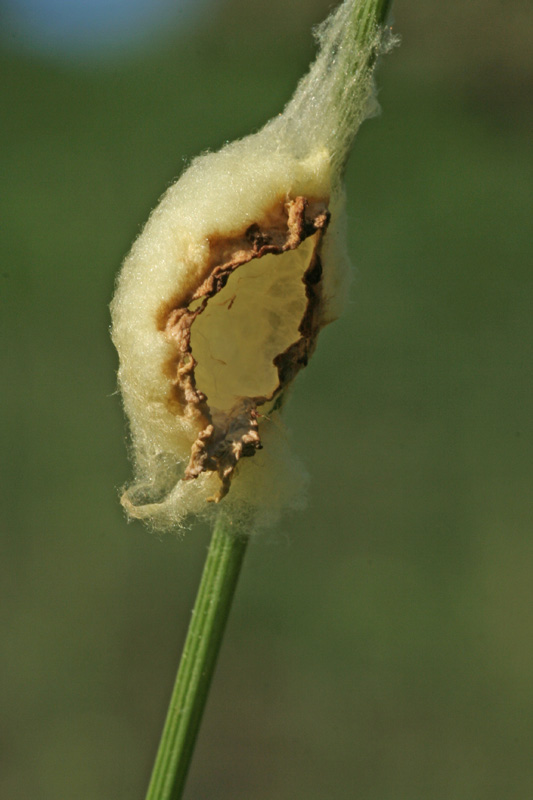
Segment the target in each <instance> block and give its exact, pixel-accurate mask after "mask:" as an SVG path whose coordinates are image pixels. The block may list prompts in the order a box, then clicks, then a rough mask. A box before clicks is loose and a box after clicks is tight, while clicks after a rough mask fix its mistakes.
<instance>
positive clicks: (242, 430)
mask: <svg viewBox="0 0 533 800" xmlns="http://www.w3.org/2000/svg"><path fill="white" fill-rule="evenodd" d="M329 218H330V213H329V211H328V209H327V205H326V203H325V202H324V201H315V200H309V199H308V198H306V197H296V198H294V199H293V200H289V201H285V200H283V201H281V202H280V203H279V204H277V205H276V206H275V207H274V208H273V209H272V211H271V212H270V213H268V214H266V215H265V217H264V218H263V220H262V221H261V222H260V223H254V224H253V225H250V226H249V227H248V228H247V229H246V230H245V231H244V232H243V233H242V234H240V235H236V236H233V237H213V238H211V239H210V241H209V244H210V257H209V261H208V265H207V269H206V274H205V276H204V277H203V280H202V282H201V284H200V285H199V286H198V287H197V288H196V290H194V291H193V292H192V293H190V294H189V295H188V296H187V297H180V298H175V300H174V301H173V302H172V303H170V304H167V305H166V306H165V308H164V309H163V310H162V313H161V317H160V319H161V324H160V327H161V328H162V329H164V331H165V334H166V336H167V338H168V339H169V341H171V342H172V343H173V344H174V346H175V348H176V355H175V356H174V357H173V359H172V361H171V362H170V363H169V364H168V365H167V368H168V374H169V375H170V376H171V382H172V390H171V395H170V397H169V401H168V402H169V407H170V408H171V409H172V411H173V413H175V414H180V415H182V414H185V415H187V416H190V417H193V418H195V419H196V420H197V421H198V424H199V425H200V432H199V434H198V437H197V439H196V441H195V442H194V443H193V445H192V447H191V457H190V460H189V464H188V466H187V469H186V470H185V475H184V480H191V479H193V478H197V477H198V476H199V475H200V474H201V473H202V472H205V471H210V472H216V473H217V474H218V476H219V478H220V481H221V486H220V489H219V492H218V494H217V495H216V496H215V497H213V498H209V499H210V500H213V501H215V502H219V501H220V500H221V499H222V498H223V497H224V496H225V495H226V494H227V493H228V491H229V488H230V484H231V479H232V477H233V473H234V471H235V468H236V466H237V463H238V461H239V460H240V459H241V458H242V457H244V456H253V455H254V453H255V451H256V450H259V449H260V448H261V446H262V445H261V439H260V436H259V430H258V412H257V408H258V406H261V405H263V404H264V403H266V402H269V401H272V400H273V399H274V398H275V397H276V396H278V397H279V395H280V394H281V392H282V391H283V389H284V387H285V386H287V385H288V384H289V383H290V382H291V381H292V380H293V378H294V377H295V375H296V374H297V373H298V372H299V370H300V369H302V367H305V366H306V365H307V362H308V360H309V357H310V355H311V354H312V352H313V350H314V347H315V343H316V337H317V334H318V331H319V328H320V314H319V311H320V302H321V284H320V281H321V277H322V264H321V260H320V245H321V240H322V236H323V234H324V232H325V231H326V228H327V226H328V223H329ZM315 234H317V238H316V244H315V247H314V250H313V253H312V256H311V259H310V262H309V266H308V267H307V269H306V271H305V273H304V275H303V277H302V281H303V283H304V285H305V294H306V297H307V306H306V309H305V312H304V315H303V317H302V320H301V322H300V325H299V328H298V331H299V333H300V338H299V339H298V341H296V342H294V343H293V344H291V345H289V347H287V348H286V350H284V352H282V353H280V354H279V355H277V356H276V357H275V358H274V360H273V362H274V365H275V366H276V367H277V370H278V377H279V383H278V386H277V387H276V389H275V390H274V391H273V392H272V393H271V394H270V395H269V396H267V397H264V396H261V397H243V398H240V399H239V401H238V402H237V403H236V404H235V406H234V407H233V408H232V409H231V411H229V412H228V413H226V412H222V411H213V410H212V409H210V407H209V405H208V402H207V401H208V398H207V397H206V395H205V394H204V393H203V392H202V391H201V390H200V389H198V388H197V386H196V379H195V374H194V370H195V367H196V361H195V359H194V357H193V354H192V350H191V326H192V324H193V322H194V320H195V319H196V317H197V316H199V314H201V313H202V312H203V311H204V309H205V308H206V306H207V303H208V301H209V300H210V298H212V297H214V295H216V294H217V293H218V292H219V291H220V290H221V289H223V288H224V286H225V285H226V283H227V281H228V279H229V277H230V275H231V274H232V273H233V272H234V271H235V270H236V269H238V268H239V267H240V266H242V265H243V264H246V263H247V262H249V261H251V260H252V259H254V258H261V257H262V256H264V255H266V254H267V253H272V254H274V255H276V254H278V255H279V254H281V253H285V252H286V251H288V250H294V249H296V248H297V247H299V245H300V244H301V243H302V242H303V241H304V240H305V239H307V238H308V237H309V236H313V235H315ZM194 301H201V302H200V305H199V306H198V307H197V308H195V309H194V310H191V308H189V306H190V304H191V303H193V302H194Z"/></svg>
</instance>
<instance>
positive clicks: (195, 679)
mask: <svg viewBox="0 0 533 800" xmlns="http://www.w3.org/2000/svg"><path fill="white" fill-rule="evenodd" d="M247 544H248V536H243V535H242V534H235V533H234V532H233V531H232V530H231V527H230V525H229V524H228V522H227V520H226V519H225V518H224V517H222V516H219V518H218V520H217V522H216V524H215V527H214V530H213V537H212V539H211V544H210V546H209V551H208V554H207V560H206V562H205V567H204V571H203V575H202V580H201V583H200V588H199V590H198V595H197V598H196V603H195V606H194V610H193V613H192V618H191V622H190V625H189V630H188V632H187V638H186V640H185V645H184V648H183V654H182V657H181V662H180V666H179V670H178V674H177V677H176V682H175V684H174V690H173V692H172V697H171V698H170V704H169V707H168V712H167V718H166V721H165V726H164V728H163V733H162V735H161V741H160V744H159V749H158V751H157V757H156V760H155V764H154V768H153V772H152V777H151V780H150V785H149V787H148V793H147V795H146V800H178V799H179V798H180V797H181V795H182V791H183V787H184V785H185V779H186V777H187V772H188V769H189V765H190V762H191V758H192V754H193V750H194V745H195V743H196V736H197V734H198V729H199V727H200V722H201V719H202V714H203V711H204V707H205V703H206V700H207V695H208V692H209V687H210V684H211V678H212V677H213V672H214V670H215V665H216V661H217V656H218V652H219V649H220V645H221V642H222V637H223V635H224V630H225V627H226V622H227V619H228V615H229V611H230V608H231V602H232V600H233V595H234V592H235V587H236V585H237V580H238V577H239V573H240V570H241V565H242V561H243V558H244V554H245V552H246V546H247Z"/></svg>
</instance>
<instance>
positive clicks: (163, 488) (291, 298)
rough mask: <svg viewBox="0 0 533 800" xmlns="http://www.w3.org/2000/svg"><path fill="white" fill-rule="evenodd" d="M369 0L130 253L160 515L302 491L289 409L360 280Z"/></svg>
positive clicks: (139, 402) (131, 494) (326, 31)
mask: <svg viewBox="0 0 533 800" xmlns="http://www.w3.org/2000/svg"><path fill="white" fill-rule="evenodd" d="M361 5H362V3H361V2H360V0H346V2H344V3H343V4H342V5H341V6H340V7H339V8H338V9H337V10H336V11H335V12H334V13H333V14H332V16H331V17H330V18H329V19H328V20H327V21H326V22H325V23H323V25H322V26H321V28H320V29H319V31H318V39H319V43H320V50H319V53H318V57H317V59H316V61H315V63H314V64H313V66H312V67H311V70H310V72H309V74H308V75H307V76H306V77H305V78H304V79H303V80H302V81H301V83H300V85H299V86H298V88H297V90H296V92H295V95H294V97H293V99H292V100H291V102H290V103H289V104H288V106H287V107H286V109H285V111H284V113H283V114H281V115H280V116H278V117H276V118H275V119H274V120H272V121H271V122H269V123H268V124H267V125H266V126H265V127H264V128H263V129H262V130H261V131H260V132H259V133H256V134H254V135H251V136H248V137H247V138H245V139H242V140H240V141H236V142H234V143H232V144H229V145H227V146H226V147H224V148H223V149H222V150H220V151H219V152H217V153H209V154H207V155H202V156H200V157H199V158H197V159H196V160H194V161H193V162H192V164H191V166H190V167H189V168H188V169H187V170H186V171H185V172H184V174H183V175H182V176H181V177H180V178H179V180H178V181H177V182H176V183H175V184H174V185H173V186H171V187H170V189H169V190H168V191H167V192H166V193H165V194H164V196H163V198H162V200H161V201H160V203H159V205H158V206H157V208H155V210H154V211H153V212H152V214H151V216H150V218H149V220H148V222H147V223H146V226H145V228H144V230H143V232H142V233H141V235H140V236H139V238H138V239H137V241H136V242H135V244H134V245H133V247H132V250H131V252H130V254H129V255H128V257H127V258H126V260H125V262H124V265H123V268H122V271H121V273H120V275H119V278H118V282H117V289H116V294H115V297H114V299H113V302H112V305H111V312H112V321H113V328H112V336H113V342H114V344H115V346H116V348H117V350H118V353H119V359H120V368H119V384H120V389H121V392H122V396H123V400H124V407H125V411H126V414H127V416H128V419H129V424H130V431H131V441H132V453H133V458H134V469H135V480H134V482H133V483H132V485H131V486H130V487H129V488H128V489H127V490H126V491H125V492H124V494H123V497H122V503H123V505H124V506H125V508H126V510H127V512H128V514H129V515H130V516H132V517H137V518H141V519H144V520H147V521H149V522H150V523H151V524H153V525H154V526H155V527H159V528H168V527H171V526H177V527H179V526H181V525H183V523H184V521H185V519H186V517H187V516H188V515H189V514H191V513H193V514H206V513H207V514H209V513H210V511H211V510H212V508H213V503H211V502H209V501H211V500H214V501H216V502H220V503H221V504H223V506H224V508H225V509H226V510H227V512H228V513H229V514H230V515H231V516H232V518H233V520H234V521H235V524H237V525H238V524H239V520H241V521H243V520H245V521H246V524H250V522H252V523H253V524H261V523H262V522H265V521H268V520H269V519H274V518H275V517H276V516H277V515H278V514H279V512H280V511H281V510H282V509H283V508H285V507H288V506H291V505H295V504H298V503H300V501H301V496H302V489H303V486H304V483H305V480H304V477H303V472H302V469H301V468H300V466H299V465H298V464H297V462H296V461H295V459H294V458H293V457H292V455H291V453H290V448H289V445H288V439H287V433H286V430H285V429H284V427H283V423H282V421H281V419H280V409H281V405H282V403H283V402H284V400H285V398H286V395H287V390H288V388H289V386H290V383H291V382H292V379H293V378H294V376H295V374H296V372H297V371H298V370H299V369H300V368H302V367H303V366H305V364H306V363H307V359H308V357H310V355H311V354H312V351H313V349H314V346H315V342H316V336H317V334H318V331H319V330H320V328H321V327H323V326H324V325H325V324H327V323H328V322H330V321H332V320H333V319H335V318H336V317H337V316H338V314H339V313H340V311H341V309H342V306H343V303H344V299H345V296H346V287H347V281H348V276H349V262H348V258H347V254H346V249H345V240H344V235H343V228H344V224H345V223H344V217H343V191H342V185H341V177H342V176H341V173H342V169H343V166H344V164H345V161H346V157H347V154H348V150H349V146H350V144H351V141H352V138H353V136H354V134H355V132H356V130H357V127H358V126H359V124H360V123H361V122H362V121H363V119H364V118H365V117H366V116H368V115H369V114H371V113H373V112H374V111H375V108H376V103H375V99H374V98H375V95H374V90H373V82H372V67H371V66H369V64H370V63H371V62H372V61H373V60H375V58H374V57H375V55H377V53H378V52H379V51H380V50H381V49H383V39H384V29H382V28H376V27H374V28H372V29H371V30H369V32H368V34H367V35H366V38H365V41H364V44H363V45H361V46H359V47H358V46H357V35H358V34H357V24H356V20H357V13H358V9H359V8H360V7H361ZM274 359H277V360H276V362H275V363H274Z"/></svg>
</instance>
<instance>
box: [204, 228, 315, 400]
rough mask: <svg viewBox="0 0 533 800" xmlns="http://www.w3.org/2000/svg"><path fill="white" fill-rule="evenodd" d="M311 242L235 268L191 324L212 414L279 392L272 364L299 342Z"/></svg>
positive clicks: (312, 246) (305, 304)
mask: <svg viewBox="0 0 533 800" xmlns="http://www.w3.org/2000/svg"><path fill="white" fill-rule="evenodd" d="M315 238H316V235H315V236H311V237H309V238H308V239H306V240H305V241H304V242H302V244H301V245H300V246H299V247H298V248H297V249H296V250H289V251H287V252H286V253H282V254H280V255H272V254H269V255H266V256H263V257H262V258H256V259H253V260H252V261H249V262H248V263H247V264H243V265H242V266H240V267H238V268H237V269H236V270H235V272H233V273H232V275H231V276H230V278H229V280H228V282H227V284H226V286H225V287H224V288H223V289H222V290H221V291H220V292H218V294H216V295H214V297H212V298H211V299H210V300H209V301H208V303H207V307H206V309H205V311H203V313H202V314H200V315H199V316H198V317H197V318H196V320H195V321H194V323H193V324H192V326H191V349H192V354H193V356H194V358H195V360H196V362H197V366H196V369H195V375H196V386H197V388H198V389H200V390H201V391H202V392H204V393H205V394H206V395H207V402H208V404H209V406H210V407H211V409H217V410H220V411H226V412H228V411H230V409H231V408H232V407H233V406H234V405H235V403H236V402H237V401H238V399H239V398H241V397H261V396H266V397H268V396H269V395H271V394H272V393H273V392H274V390H275V389H276V388H277V386H278V383H279V379H278V371H277V368H276V367H275V366H274V364H273V360H274V358H275V357H276V356H277V355H279V354H280V353H283V352H284V351H285V350H286V349H287V347H289V345H291V344H293V343H294V342H297V341H298V340H299V339H300V333H299V331H298V327H299V325H300V323H301V321H302V317H303V315H304V312H305V309H306V306H307V298H306V295H305V285H304V283H303V280H302V279H303V275H304V272H305V271H306V269H307V267H308V266H309V262H310V259H311V256H312V254H313V249H314V246H315Z"/></svg>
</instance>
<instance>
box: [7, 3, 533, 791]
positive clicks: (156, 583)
mask: <svg viewBox="0 0 533 800" xmlns="http://www.w3.org/2000/svg"><path fill="white" fill-rule="evenodd" d="M329 6H330V3H329V0H314V2H311V3H310V2H304V0H291V2H290V3H286V2H281V0H270V2H256V3H245V2H244V0H228V1H227V2H218V3H216V4H213V5H212V6H211V7H210V8H208V9H206V8H204V10H203V12H202V14H201V16H200V18H197V19H196V20H191V21H189V22H188V23H187V25H186V26H180V25H179V24H178V23H179V20H178V21H177V22H176V24H173V25H170V24H169V25H166V26H165V31H164V32H160V34H159V35H156V34H153V35H152V36H151V38H150V39H149V40H147V41H146V42H144V43H142V44H139V43H137V44H136V46H135V47H132V48H131V49H130V50H129V51H127V50H124V52H122V51H121V52H120V53H119V56H117V57H116V58H113V57H110V56H109V53H108V54H106V55H105V57H104V56H103V57H102V58H101V59H97V58H94V59H93V60H91V59H85V60H83V59H80V60H79V61H72V60H68V59H66V58H61V57H59V56H57V57H54V54H53V53H50V52H49V53H46V54H43V53H41V54H39V53H38V52H36V51H32V50H31V49H29V48H26V49H24V48H22V47H21V48H17V46H16V45H17V41H16V36H15V34H13V36H12V38H11V40H9V37H8V38H7V39H6V38H5V37H4V44H3V49H2V53H1V55H0V65H1V95H0V103H1V106H2V108H1V115H2V120H3V121H2V126H1V129H0V140H1V145H2V146H1V158H2V192H1V199H0V203H1V206H2V211H1V220H2V231H1V236H2V254H3V255H2V265H1V271H0V280H1V283H0V286H1V309H2V310H1V324H2V349H1V353H2V362H3V373H4V377H3V379H2V427H1V441H2V464H1V469H2V475H1V483H0V486H1V492H2V500H1V508H2V521H1V527H2V539H1V550H2V552H1V567H0V569H1V585H2V602H1V618H2V633H1V641H2V660H1V666H0V685H1V687H2V694H1V703H2V708H1V713H0V749H1V752H2V761H3V766H2V771H1V777H0V796H1V797H2V798H6V800H27V799H28V800H29V798H32V800H52V799H53V800H58V799H61V800H63V798H76V800H97V799H98V800H103V799H104V798H108V799H109V800H131V798H142V797H143V794H144V790H145V787H146V783H147V780H148V775H149V771H150V768H151V764H152V760H153V756H154V753H155V749H156V746H157V742H158V738H159V733H160V730H161V726H162V722H163V718H164V713H165V709H166V703H167V700H168V697H169V693H170V689H171V685H172V682H173V678H174V673H175V670H176V667H177V663H178V658H179V653H180V648H181V644H182V641H183V637H184V633H185V630H186V626H187V622H188V619H189V616H190V610H191V607H192V603H193V599H194V594H195V591H196V587H197V584H198V581H199V576H200V571H201V567H202V563H203V560H204V557H205V552H206V547H207V543H208V538H209V532H208V531H207V530H206V529H204V528H202V527H201V526H200V527H195V528H193V529H192V530H191V531H190V533H188V534H187V536H186V537H185V538H184V539H179V538H176V537H174V536H173V535H167V536H164V537H161V538H158V537H157V536H155V535H153V534H150V533H149V532H148V531H147V530H145V529H144V528H143V527H142V526H141V525H140V524H131V525H129V526H128V525H127V523H126V521H125V519H124V518H123V515H122V513H121V509H120V506H119V504H118V488H119V487H120V486H121V485H122V484H123V483H124V482H125V481H126V480H127V479H128V478H129V477H130V467H129V464H128V462H127V458H126V448H125V432H124V423H123V418H122V411H121V407H120V400H119V398H118V396H117V395H116V394H115V370H116V357H115V354H114V351H113V349H112V346H111V344H110V341H109V335H108V325H109V315H108V308H107V306H108V303H109V300H110V298H111V295H112V290H113V281H114V276H115V274H116V272H117V270H118V268H119V265H120V262H121V259H122V258H123V256H124V254H125V253H126V252H127V250H128V248H129V245H130V243H131V241H132V240H133V238H134V237H135V236H136V234H137V233H138V231H139V229H140V227H141V225H142V223H143V222H144V221H145V219H146V217H147V215H148V213H149V211H150V209H151V208H152V207H153V206H154V204H155V203H156V201H157V198H158V197H159V195H160V194H161V193H162V191H163V190H164V189H165V187H166V186H168V185H169V183H170V182H171V181H172V180H173V179H174V178H175V177H176V176H177V175H178V174H179V173H180V172H181V170H182V168H183V165H184V164H185V163H186V162H187V161H188V160H189V159H190V158H191V157H192V156H194V155H195V154H196V153H198V152H200V151H202V150H204V149H207V148H212V149H216V148H218V147H219V146H221V145H222V144H223V142H224V141H226V140H230V139H233V138H235V137H237V136H241V135H244V134H245V133H247V132H249V131H251V130H253V129H257V128H258V127H260V126H261V125H262V124H263V123H264V122H265V121H266V120H267V119H268V118H269V117H270V116H272V115H273V114H276V113H277V112H278V111H279V110H281V108H282V107H283V104H284V103H285V102H286V100H287V99H288V97H289V96H290V93H291V91H292V89H293V88H294V85H295V83H296V81H297V80H298V78H299V76H300V75H301V74H302V73H303V71H304V70H305V69H306V66H307V64H308V62H309V60H310V59H311V58H312V55H313V42H312V38H311V36H310V28H311V26H312V25H313V24H315V23H316V22H318V21H319V20H320V19H322V18H323V17H324V16H325V15H326V13H327V11H328V9H329ZM395 22H396V29H397V31H398V32H399V33H400V34H401V35H402V38H403V43H402V46H401V48H400V49H397V50H396V51H394V52H393V53H392V54H391V55H390V56H388V57H387V59H386V60H385V61H384V62H383V63H382V65H381V68H380V71H379V85H380V87H381V91H380V100H381V103H382V106H383V114H382V116H381V117H380V118H378V119H377V120H371V121H369V122H367V123H365V125H364V127H363V129H362V130H361V132H360V134H359V136H358V138H357V141H356V145H355V148H354V152H353V155H352V158H351V161H350V165H349V170H348V175H347V183H348V198H349V200H348V213H349V236H350V250H351V253H352V257H353V261H354V263H355V264H356V268H357V278H356V280H355V282H354V285H353V288H352V299H351V302H350V307H349V309H348V312H347V313H346V314H345V316H344V317H343V318H342V319H341V320H340V321H339V322H337V323H336V324H335V325H333V326H331V327H330V328H328V329H327V330H326V331H324V333H323V335H322V338H321V341H320V344H319V347H318V351H317V353H316V355H315V357H314V359H313V361H312V363H311V365H310V368H309V369H308V370H306V372H305V373H304V374H301V375H300V377H299V379H298V382H297V384H298V385H297V387H296V389H295V391H294V396H293V398H292V403H291V405H290V408H289V410H288V415H287V416H288V420H289V422H290V425H291V428H292V430H293V433H294V447H295V449H296V450H297V451H298V452H299V454H300V455H301V457H302V458H303V460H304V461H305V463H306V465H307V467H308V469H309V472H310V474H311V481H312V482H311V491H310V498H309V504H308V507H307V509H306V510H305V511H304V512H302V513H300V514H295V515H293V516H290V517H287V518H285V519H284V521H283V523H282V524H281V526H280V527H279V529H277V530H273V531H271V532H269V533H266V534H263V535H261V536H260V537H258V538H257V539H256V540H254V541H253V542H252V545H251V547H250V550H249V554H248V555H247V559H246V562H245V568H244V572H243V575H242V579H241V583H240V585H239V589H238V593H237V597H236V601H235V604H234V608H233V612H232V617H231V620H230V625H229V629H228V632H227V637H226V640H225V643H224V647H223V651H222V655H221V659H220V662H219V667H218V670H217V674H216V676H215V681H214V685H213V691H212V694H211V697H210V700H209V703H208V708H207V712H206V716H205V719H204V725H203V728H202V731H201V735H200V739H199V743H198V748H197V752H196V756H195V759H194V763H193V767H192V771H191V775H190V781H189V785H188V789H187V793H186V797H187V798H189V799H190V800H193V798H197V800H211V798H216V800H252V799H253V800H272V799H273V798H276V800H330V798H331V800H355V799H357V800H359V798H360V799H361V800H429V799H430V800H462V799H463V798H464V800H473V798H476V800H502V798H506V800H508V798H516V800H525V799H526V798H529V797H532V796H533V758H532V753H533V635H532V632H533V580H532V576H533V537H532V521H533V514H532V477H533V459H532V435H533V413H532V412H533V402H532V397H533V392H532V390H533V375H532V368H531V364H532V355H533V314H532V309H533V303H532V300H533V292H532V289H533V287H532V280H533V274H532V270H531V248H530V243H531V222H530V218H531V189H532V185H533V182H532V179H533V167H532V160H531V123H532V121H533V115H532V113H531V108H530V107H529V106H528V98H529V100H530V98H531V90H532V88H533V65H532V63H531V60H530V55H529V53H530V45H529V43H528V38H529V37H528V35H527V31H528V30H531V24H532V23H533V12H532V10H531V6H530V4H529V3H526V2H519V1H517V0H514V2H508V3H506V4H502V3H499V2H496V0H489V2H484V3H481V2H472V3H469V4H467V5H465V4H463V3H460V2H458V1H457V0H454V2H450V3H447V4H442V3H437V2H435V0H431V2H426V3H424V4H423V5H422V6H420V4H418V3H415V2H413V0H404V2H401V1H400V0H398V2H397V3H395Z"/></svg>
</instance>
